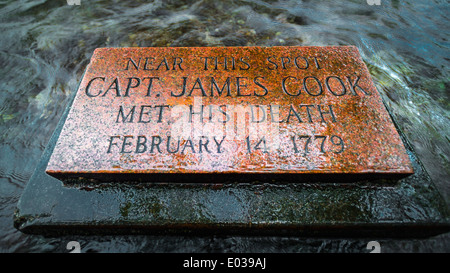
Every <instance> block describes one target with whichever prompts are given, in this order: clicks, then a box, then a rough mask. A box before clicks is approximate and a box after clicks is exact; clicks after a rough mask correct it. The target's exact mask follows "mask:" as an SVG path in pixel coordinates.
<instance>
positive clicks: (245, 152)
mask: <svg viewBox="0 0 450 273" xmlns="http://www.w3.org/2000/svg"><path fill="white" fill-rule="evenodd" d="M46 171H47V173H48V174H50V175H53V176H56V177H59V178H67V177H94V178H102V177H108V179H109V178H114V177H121V179H122V178H123V179H127V177H128V175H129V177H136V175H137V176H140V175H141V176H142V177H146V178H151V177H152V175H155V174H169V173H172V174H173V173H179V174H214V173H223V174H237V175H238V174H257V173H258V174H295V175H297V174H298V175H299V177H300V176H301V174H394V175H396V174H399V175H406V174H410V173H412V172H413V168H412V166H411V163H410V160H409V157H408V155H407V153H406V150H405V148H404V146H403V143H402V140H401V138H400V136H399V134H398V132H397V131H396V129H395V126H394V124H393V122H392V120H391V118H390V116H389V114H388V112H387V110H386V108H385V106H384V104H383V102H382V99H381V97H380V95H379V93H378V92H377V90H376V88H375V86H374V84H373V82H372V80H371V77H370V74H369V72H368V70H367V67H366V65H365V64H364V62H363V61H362V60H361V57H360V55H359V52H358V50H357V48H356V47H353V46H339V47H226V48H224V47H213V48H212V47H197V48H171V47H168V48H100V49H97V50H95V52H94V55H93V56H92V59H91V63H90V64H89V66H88V68H87V70H86V72H85V75H84V77H83V79H82V81H81V84H80V87H79V89H78V91H77V94H76V97H75V100H74V102H73V105H72V106H71V109H70V112H69V115H68V117H67V119H66V121H65V124H64V127H63V129H62V131H61V133H60V136H59V139H58V142H57V144H56V146H55V149H54V151H53V153H52V156H51V158H50V161H49V163H48V166H47V170H46Z"/></svg>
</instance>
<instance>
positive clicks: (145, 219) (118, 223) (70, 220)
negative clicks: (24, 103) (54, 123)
mask: <svg viewBox="0 0 450 273" xmlns="http://www.w3.org/2000/svg"><path fill="white" fill-rule="evenodd" d="M68 108H70V107H68ZM67 113H68V110H67V111H66V112H65V114H64V115H63V117H62V119H61V121H60V123H59V125H58V127H57V129H56V130H55V133H54V135H53V137H52V138H51V140H50V142H49V144H48V147H47V149H46V150H45V152H44V154H43V157H42V160H41V162H40V163H39V165H38V166H37V168H36V170H35V173H34V175H33V176H32V177H31V179H30V181H29V182H28V184H27V186H26V188H25V190H24V192H23V195H22V197H21V199H20V201H19V203H18V205H17V211H16V213H15V217H14V225H15V227H16V228H17V229H19V230H21V231H22V232H25V233H33V234H47V235H57V234H68V233H77V234H80V233H82V234H93V233H96V234H136V233H146V234H157V233H173V232H175V233H193V234H205V233H216V234H232V233H233V234H267V235H269V234H271V235H286V234H292V235H304V236H314V235H317V236H387V237H391V236H420V237H423V236H431V235H435V234H439V233H443V232H448V231H450V221H449V213H448V208H447V206H446V205H445V203H444V201H443V199H442V198H441V196H440V195H439V193H438V191H437V190H436V188H435V187H434V184H433V183H432V181H431V179H430V177H429V176H428V175H427V173H426V171H425V170H424V168H423V166H422V165H421V164H420V162H419V161H418V159H417V157H416V156H415V154H414V152H413V151H412V149H411V146H410V145H408V143H405V146H406V148H407V150H408V154H409V156H410V158H411V161H412V163H413V167H414V172H415V173H414V174H413V175H411V176H408V177H406V178H402V179H399V180H382V181H380V180H376V181H358V182H335V181H333V180H332V179H330V178H328V179H329V180H328V181H323V182H320V181H319V182H317V181H316V182H311V183H307V182H306V183H305V182H302V183H293V182H291V181H290V182H284V181H282V180H278V181H273V182H267V181H265V182H258V181H248V182H245V183H243V182H239V183H233V181H229V182H228V183H220V184H214V181H211V182H212V183H213V184H198V183H197V184H195V183H192V184H180V183H145V182H139V183H138V182H133V181H130V182H129V183H128V182H110V183H89V181H70V183H68V184H66V185H65V184H63V183H62V182H61V181H60V180H58V179H56V178H54V177H51V176H49V175H47V174H46V173H45V168H46V166H47V162H48V160H49V157H50V155H51V153H52V151H53V148H54V146H55V142H56V140H57V137H58V135H59V133H60V131H61V128H62V126H63V124H64V121H65V119H66V117H67ZM403 141H405V139H403ZM277 179H278V178H277Z"/></svg>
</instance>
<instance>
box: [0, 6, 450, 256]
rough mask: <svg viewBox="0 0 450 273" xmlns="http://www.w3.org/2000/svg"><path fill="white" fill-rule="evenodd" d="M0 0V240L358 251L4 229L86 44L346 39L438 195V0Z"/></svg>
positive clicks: (29, 246) (55, 247)
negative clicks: (75, 2) (375, 1)
mask: <svg viewBox="0 0 450 273" xmlns="http://www.w3.org/2000/svg"><path fill="white" fill-rule="evenodd" d="M405 2H406V1H398V0H397V1H396V0H390V1H389V0H382V1H381V5H380V6H369V5H368V4H367V3H366V1H365V0H348V1H343V0H340V1H335V0H325V1H320V4H319V2H318V1H306V0H303V1H259V0H248V1H231V0H226V1H212V0H210V1H207V0H204V1H199V0H197V1H148V2H147V1H89V2H88V1H87V0H81V5H80V6H69V5H67V4H66V2H65V1H51V0H49V1H45V0H40V1H24V0H23V1H0V32H1V34H2V36H1V37H0V60H1V64H2V66H1V67H0V75H1V81H0V139H1V143H0V147H1V151H2V153H1V154H0V234H1V235H2V236H0V251H2V252H66V251H67V250H66V249H65V247H66V244H67V242H68V241H71V240H78V241H79V242H80V243H81V247H82V251H83V252H84V251H86V252H367V250H366V248H365V247H366V244H367V242H368V241H369V240H364V239H349V238H333V239H332V238H324V239H320V238H297V237H242V236H223V237H220V236H210V237H189V236H104V237H99V236H90V237H89V236H87V237H81V236H73V237H59V238H45V237H42V236H30V235H24V234H22V233H20V232H19V231H17V230H16V229H14V227H13V224H12V219H13V218H12V215H13V212H14V209H15V206H16V204H17V201H18V199H19V198H20V195H21V193H22V191H23V189H24V187H25V185H26V183H27V181H28V179H29V178H30V176H31V174H32V173H33V170H34V168H35V167H36V165H37V163H38V161H39V159H40V156H41V154H42V152H43V150H44V148H45V146H46V145H47V142H48V140H49V138H50V136H51V134H52V133H53V130H54V128H55V127H56V124H57V122H58V121H59V118H60V117H61V114H62V112H63V111H64V109H65V107H66V106H67V104H68V101H69V98H70V95H71V94H72V93H73V92H75V91H76V88H77V85H78V82H79V81H80V79H81V76H82V73H83V71H84V69H85V67H86V65H87V64H88V62H89V59H90V56H91V54H92V53H93V51H94V49H95V48H97V47H116V46H120V47H128V46H276V45H296V46H307V45H314V46H323V45H356V46H357V47H358V48H359V49H360V52H361V54H362V57H363V59H364V61H365V62H366V64H367V65H368V67H369V70H370V72H371V74H372V76H373V79H374V81H375V83H376V86H377V88H378V90H379V92H380V93H381V96H382V97H383V100H384V102H385V103H386V105H387V107H388V108H389V110H390V111H391V113H392V115H393V117H394V118H395V119H396V120H397V122H398V124H399V127H400V129H401V130H403V132H404V133H405V135H406V137H407V138H408V140H409V141H410V142H411V144H412V145H413V146H414V149H415V151H416V153H417V154H418V156H419V158H420V160H421V161H422V163H423V164H424V166H425V168H426V170H427V171H428V172H429V174H430V176H431V178H432V179H433V181H434V183H435V185H436V187H437V188H438V190H439V191H440V193H441V194H442V196H443V197H444V199H445V200H446V202H447V204H450V183H449V181H448V180H449V179H448V177H449V175H450V159H449V156H450V144H449V143H450V129H449V125H450V111H449V110H450V105H449V101H450V92H449V90H450V88H449V85H450V81H449V80H450V73H449V70H448V69H447V67H448V66H449V62H450V57H449V56H450V55H449V46H450V44H449V41H448V38H449V28H448V24H449V14H450V12H449V11H450V5H449V4H448V1H438V0H423V1H419V0H416V1H407V3H405ZM380 243H381V245H382V250H383V251H384V252H433V251H440V252H442V251H445V252H448V251H449V250H450V235H449V234H444V235H440V236H437V237H434V238H430V239H415V240H411V239H410V240H406V239H404V240H381V241H380Z"/></svg>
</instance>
